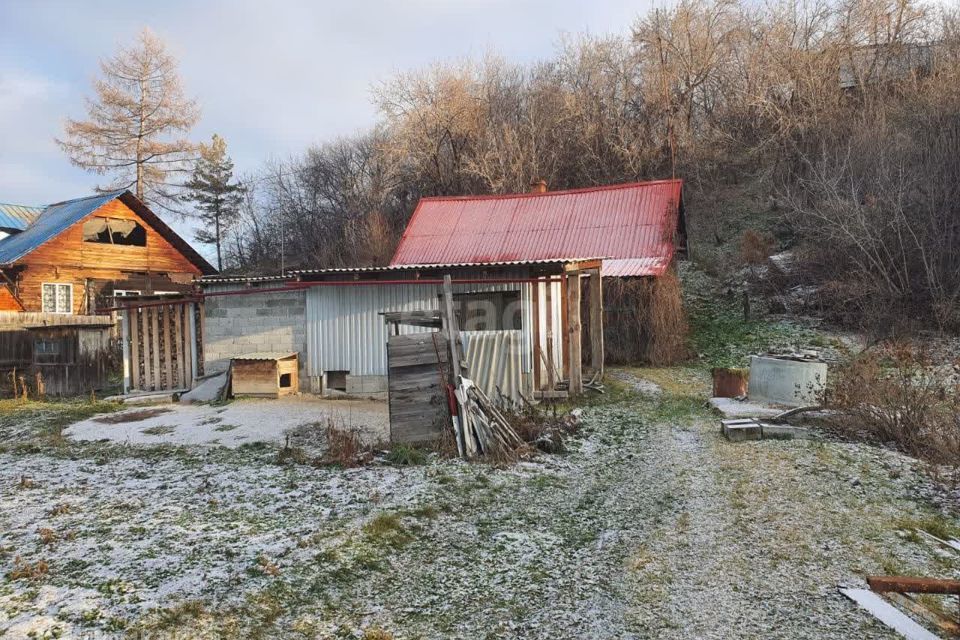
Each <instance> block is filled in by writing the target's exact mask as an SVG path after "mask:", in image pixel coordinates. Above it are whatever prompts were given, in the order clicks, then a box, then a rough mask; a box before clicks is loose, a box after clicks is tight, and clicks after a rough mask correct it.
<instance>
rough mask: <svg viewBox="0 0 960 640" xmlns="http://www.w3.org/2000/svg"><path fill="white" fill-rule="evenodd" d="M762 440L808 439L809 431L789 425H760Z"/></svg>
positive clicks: (765, 423)
mask: <svg viewBox="0 0 960 640" xmlns="http://www.w3.org/2000/svg"><path fill="white" fill-rule="evenodd" d="M760 430H761V432H762V434H763V439H764V440H793V439H794V438H799V439H809V438H810V437H811V433H810V430H809V429H807V428H806V427H794V426H793V425H789V424H769V423H767V422H763V423H761V424H760Z"/></svg>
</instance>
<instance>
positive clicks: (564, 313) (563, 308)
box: [560, 273, 570, 380]
mask: <svg viewBox="0 0 960 640" xmlns="http://www.w3.org/2000/svg"><path fill="white" fill-rule="evenodd" d="M569 281H570V276H569V275H568V274H567V273H564V274H563V277H562V278H561V279H560V342H561V345H562V346H561V348H560V353H562V354H563V373H562V374H561V376H562V377H563V379H564V380H569V379H570V300H569V295H570V294H569V291H568V288H569V285H570V282H569Z"/></svg>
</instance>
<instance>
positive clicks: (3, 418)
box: [0, 397, 123, 446]
mask: <svg viewBox="0 0 960 640" xmlns="http://www.w3.org/2000/svg"><path fill="white" fill-rule="evenodd" d="M122 408H123V405H122V404H119V403H116V402H104V401H102V400H93V401H91V400H90V398H87V397H84V398H78V399H69V400H44V401H37V400H27V401H22V400H0V436H4V435H5V434H7V433H10V432H18V431H19V432H21V434H20V435H19V436H18V439H21V441H24V440H25V441H27V442H32V443H33V444H36V445H45V446H63V445H64V444H65V439H64V437H63V430H64V428H66V427H68V426H69V425H71V424H73V423H75V422H79V421H81V420H86V419H87V418H91V417H93V416H95V415H97V414H101V413H112V412H114V411H118V410H119V409H122ZM24 426H27V427H28V429H27V433H26V434H23V433H22V430H23V427H24ZM3 439H6V438H3ZM8 442H9V440H8Z"/></svg>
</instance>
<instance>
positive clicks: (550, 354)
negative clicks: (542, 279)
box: [546, 282, 557, 391]
mask: <svg viewBox="0 0 960 640" xmlns="http://www.w3.org/2000/svg"><path fill="white" fill-rule="evenodd" d="M546 291H547V295H546V308H547V387H548V389H549V390H550V391H553V390H554V389H556V388H557V376H556V371H557V367H556V364H555V361H554V359H555V354H554V351H553V283H552V282H547V283H546Z"/></svg>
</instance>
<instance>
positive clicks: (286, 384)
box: [280, 373, 290, 389]
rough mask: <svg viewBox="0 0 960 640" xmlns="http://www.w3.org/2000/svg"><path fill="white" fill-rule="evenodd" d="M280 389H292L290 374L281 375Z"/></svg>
mask: <svg viewBox="0 0 960 640" xmlns="http://www.w3.org/2000/svg"><path fill="white" fill-rule="evenodd" d="M280 388H281V389H289V388H290V374H289V373H281V374H280Z"/></svg>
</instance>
